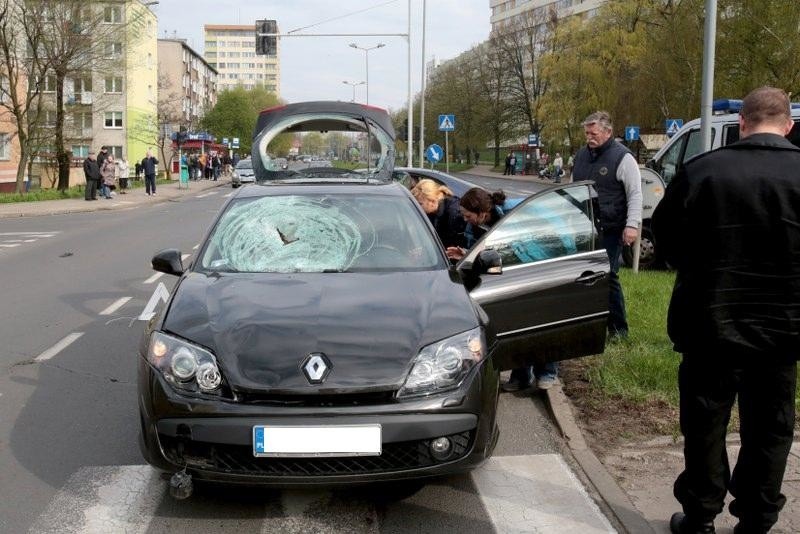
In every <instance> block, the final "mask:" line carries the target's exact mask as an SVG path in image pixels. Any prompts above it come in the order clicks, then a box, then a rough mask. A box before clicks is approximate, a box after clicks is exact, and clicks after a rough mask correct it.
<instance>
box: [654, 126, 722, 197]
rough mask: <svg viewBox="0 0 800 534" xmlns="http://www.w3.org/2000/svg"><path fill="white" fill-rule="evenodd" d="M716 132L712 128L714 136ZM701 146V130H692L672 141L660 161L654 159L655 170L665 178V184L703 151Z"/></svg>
mask: <svg viewBox="0 0 800 534" xmlns="http://www.w3.org/2000/svg"><path fill="white" fill-rule="evenodd" d="M714 134H715V131H714V130H713V129H712V131H711V136H712V138H713V136H714ZM701 146H702V142H701V137H700V130H697V129H694V130H690V131H689V132H686V133H684V134H682V135H681V136H680V137H679V138H678V139H676V140H675V142H673V143H672V146H670V147H669V148H668V149H667V151H666V152H664V155H663V156H661V160H660V161H653V170H654V171H656V172H657V173H658V174H660V175H661V177H662V178H664V183H665V184H669V183H670V182H671V181H672V178H673V177H674V176H675V174H676V173H677V172H678V169H679V168H680V166H681V165H683V164H684V163H685V162H686V161H688V160H689V159H691V158H693V157H695V156H696V155H698V154H699V153H700V152H701Z"/></svg>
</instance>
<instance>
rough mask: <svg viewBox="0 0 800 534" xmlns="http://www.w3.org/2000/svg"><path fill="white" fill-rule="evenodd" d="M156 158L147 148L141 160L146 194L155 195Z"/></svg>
mask: <svg viewBox="0 0 800 534" xmlns="http://www.w3.org/2000/svg"><path fill="white" fill-rule="evenodd" d="M157 165H158V160H157V159H156V158H155V157H154V156H153V151H152V150H150V149H149V148H148V149H147V155H146V156H145V158H144V159H143V160H142V172H144V187H145V192H146V193H147V194H148V195H153V196H156V168H157Z"/></svg>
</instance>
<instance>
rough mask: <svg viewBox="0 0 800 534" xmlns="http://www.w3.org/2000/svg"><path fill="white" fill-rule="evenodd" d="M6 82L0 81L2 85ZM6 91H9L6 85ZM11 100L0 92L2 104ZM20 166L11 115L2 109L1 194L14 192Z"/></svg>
mask: <svg viewBox="0 0 800 534" xmlns="http://www.w3.org/2000/svg"><path fill="white" fill-rule="evenodd" d="M3 82H4V80H2V79H0V83H3ZM5 90H6V91H8V87H7V84H6V87H5ZM6 98H9V97H8V95H7V94H6V93H4V92H3V91H2V90H0V102H2V100H3V99H6ZM18 166H19V141H17V136H16V130H15V127H14V120H13V117H12V115H11V113H10V112H9V111H8V110H7V109H4V108H2V107H0V193H9V192H11V191H14V188H15V187H16V180H17V167H18Z"/></svg>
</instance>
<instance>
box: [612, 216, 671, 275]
mask: <svg viewBox="0 0 800 534" xmlns="http://www.w3.org/2000/svg"><path fill="white" fill-rule="evenodd" d="M622 261H623V262H624V263H625V266H626V267H629V268H630V267H633V247H631V246H630V245H625V246H623V247H622ZM663 267H664V262H663V261H661V258H659V257H658V251H657V250H656V244H655V240H654V239H653V232H652V231H650V228H648V227H646V226H645V227H643V228H642V240H641V246H640V249H639V269H642V270H645V269H660V268H663Z"/></svg>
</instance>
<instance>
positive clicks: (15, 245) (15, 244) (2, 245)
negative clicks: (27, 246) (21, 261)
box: [0, 243, 21, 248]
mask: <svg viewBox="0 0 800 534" xmlns="http://www.w3.org/2000/svg"><path fill="white" fill-rule="evenodd" d="M20 245H21V243H13V244H11V245H5V244H2V243H0V247H3V248H14V247H18V246H20Z"/></svg>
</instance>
